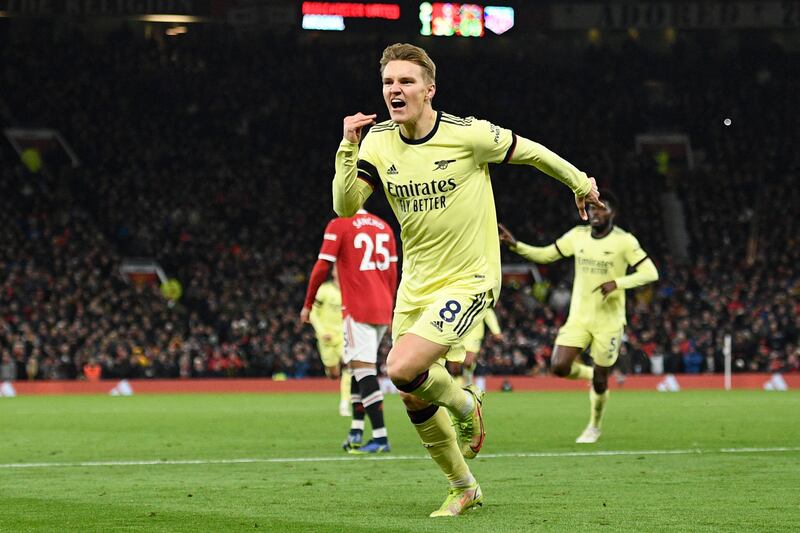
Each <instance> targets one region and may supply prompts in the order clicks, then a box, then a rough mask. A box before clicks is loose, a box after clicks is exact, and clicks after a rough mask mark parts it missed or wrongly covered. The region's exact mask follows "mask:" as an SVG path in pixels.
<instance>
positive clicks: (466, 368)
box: [447, 309, 503, 385]
mask: <svg viewBox="0 0 800 533" xmlns="http://www.w3.org/2000/svg"><path fill="white" fill-rule="evenodd" d="M486 328H489V332H490V333H491V334H492V337H493V338H494V339H496V340H503V332H502V331H501V330H500V322H498V320H497V315H496V314H495V312H494V310H493V309H487V310H486V315H485V316H484V317H483V321H481V322H479V323H478V324H477V325H476V326H475V327H474V328H472V331H470V332H469V333H467V335H466V336H465V337H464V350H465V351H466V355H465V356H464V362H463V363H457V362H455V361H448V363H447V369H448V370H449V371H450V374H452V375H453V376H455V378H456V381H457V382H458V383H459V384H462V385H472V377H473V376H474V375H475V367H476V366H477V365H478V355H479V354H480V351H481V344H483V336H484V334H485V333H486Z"/></svg>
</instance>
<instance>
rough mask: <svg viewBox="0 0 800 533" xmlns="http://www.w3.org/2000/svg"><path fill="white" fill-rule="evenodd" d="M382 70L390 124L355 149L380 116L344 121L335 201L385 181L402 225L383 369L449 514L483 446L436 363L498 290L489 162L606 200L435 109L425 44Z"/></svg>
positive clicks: (479, 421)
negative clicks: (432, 467) (440, 485)
mask: <svg viewBox="0 0 800 533" xmlns="http://www.w3.org/2000/svg"><path fill="white" fill-rule="evenodd" d="M380 66H381V80H382V83H383V99H384V102H385V104H386V107H387V109H388V111H389V116H390V118H391V120H387V121H385V122H381V123H380V124H377V125H375V126H373V127H372V128H371V130H370V131H369V133H368V134H367V135H366V136H365V137H364V140H363V143H362V144H361V146H360V147H359V144H358V143H359V141H360V140H361V136H362V131H363V129H364V128H365V127H367V126H370V125H373V124H375V118H376V116H377V115H375V114H369V115H365V114H363V113H356V114H355V115H351V116H348V117H345V119H344V121H343V130H344V138H343V139H342V142H341V143H340V145H339V149H338V151H337V153H336V175H335V177H334V180H333V208H334V210H335V211H336V213H337V214H339V215H340V216H350V215H352V214H353V213H355V212H356V210H357V209H359V208H360V207H361V205H362V204H363V203H364V201H365V200H366V199H367V198H368V197H369V196H370V195H371V194H372V192H373V190H374V189H376V188H378V187H381V188H383V190H384V192H385V194H386V198H387V199H388V201H389V204H390V205H391V207H392V210H393V211H394V213H395V215H396V216H397V219H398V221H399V223H400V227H401V240H402V242H403V253H404V259H403V272H402V279H401V283H400V288H399V291H398V295H397V300H396V304H395V311H394V318H393V321H392V337H393V341H394V343H393V347H392V350H391V352H390V353H389V357H388V359H387V372H388V374H389V378H390V379H391V380H392V382H393V383H394V384H395V385H396V386H397V388H398V389H400V391H401V392H402V393H403V394H402V399H403V402H404V404H405V406H406V409H407V410H408V415H409V418H410V419H411V422H412V423H413V424H414V427H415V429H416V430H417V433H418V434H419V436H420V439H421V440H422V443H423V446H425V448H426V449H427V451H428V453H429V454H430V455H431V457H432V458H433V460H434V461H435V462H436V463H437V465H438V466H439V468H440V469H441V470H442V471H443V473H444V474H445V476H446V477H447V479H448V481H449V484H450V489H449V490H448V495H447V498H446V499H445V501H444V503H443V504H442V506H441V507H440V508H439V509H438V510H437V511H434V512H433V513H432V514H431V516H456V515H459V514H461V513H462V512H464V511H465V510H467V509H470V508H472V507H475V506H478V505H480V504H481V503H482V501H483V494H482V493H481V489H480V486H479V485H478V482H477V481H476V480H475V478H474V476H473V475H472V473H471V472H470V469H469V467H468V466H467V464H466V462H465V461H464V459H465V458H472V457H475V455H476V454H477V453H478V452H479V451H480V449H481V447H482V445H483V440H484V436H485V432H484V428H483V416H482V413H481V404H482V400H483V393H482V392H481V391H480V390H479V389H477V388H476V387H474V386H470V387H467V388H466V389H462V388H460V387H458V385H456V383H455V382H454V381H453V379H452V378H451V377H450V375H449V374H448V373H447V370H446V369H445V368H444V359H448V360H455V361H463V359H464V354H465V351H464V346H463V340H464V337H465V336H466V335H467V334H468V333H469V331H470V330H471V329H472V328H473V327H474V325H475V324H477V323H479V322H480V321H482V320H483V316H484V314H485V313H486V311H487V309H489V308H491V307H493V306H494V303H495V302H496V301H497V297H498V294H499V291H500V282H501V272H500V242H499V239H498V235H497V229H496V228H497V217H496V214H495V207H494V196H493V193H492V184H491V180H490V177H489V169H488V165H489V163H516V164H527V165H532V166H535V167H537V168H539V169H540V170H542V171H543V172H545V173H547V174H549V175H551V176H553V177H555V178H556V179H558V180H560V181H562V182H563V183H564V184H565V185H567V186H568V187H570V189H572V190H573V191H574V193H575V200H576V204H577V206H578V209H579V211H580V212H581V215H582V216H583V217H584V218H585V217H586V213H585V205H586V204H587V203H590V204H592V203H594V204H597V205H602V202H600V200H599V193H598V192H597V186H596V185H595V183H594V180H593V179H590V178H588V177H587V176H586V174H584V173H583V172H580V171H579V170H578V169H577V168H575V167H574V166H572V165H571V164H569V163H568V162H567V161H564V160H563V159H562V158H560V157H559V156H557V155H556V154H554V153H553V152H551V151H549V150H548V149H547V148H545V147H543V146H541V145H539V144H537V143H535V142H533V141H530V140H528V139H525V138H524V137H519V136H517V135H514V134H513V133H512V132H511V131H509V130H507V129H505V128H501V127H499V126H496V125H494V124H492V123H490V122H487V121H485V120H478V119H474V118H471V117H469V118H459V117H456V116H453V115H450V114H447V113H443V112H442V111H435V110H434V109H433V105H432V100H433V97H434V95H435V93H436V67H435V65H434V63H433V61H431V59H430V57H428V54H427V53H426V52H425V51H424V50H423V49H421V48H418V47H416V46H413V45H410V44H394V45H391V46H389V47H387V48H386V49H385V50H384V51H383V56H382V57H381V61H380ZM440 406H442V407H445V408H446V409H440ZM446 411H447V412H449V414H450V416H449V417H448V414H447V412H446ZM454 425H455V427H456V429H457V434H456V432H455V431H454V429H453V426H454Z"/></svg>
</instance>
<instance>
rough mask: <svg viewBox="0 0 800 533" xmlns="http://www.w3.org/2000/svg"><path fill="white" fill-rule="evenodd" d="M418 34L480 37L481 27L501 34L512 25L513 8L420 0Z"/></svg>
mask: <svg viewBox="0 0 800 533" xmlns="http://www.w3.org/2000/svg"><path fill="white" fill-rule="evenodd" d="M419 21H420V23H421V27H420V34H421V35H437V36H442V37H452V36H459V37H483V36H484V33H485V32H484V30H485V29H488V30H489V31H491V32H492V33H495V34H497V35H500V34H502V33H505V32H507V31H508V30H510V29H511V28H512V27H514V8H513V7H506V6H486V7H484V6H482V5H480V4H454V3H451V2H433V3H431V2H423V3H421V4H420V5H419Z"/></svg>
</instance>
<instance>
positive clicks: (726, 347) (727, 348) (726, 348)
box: [722, 333, 731, 390]
mask: <svg viewBox="0 0 800 533" xmlns="http://www.w3.org/2000/svg"><path fill="white" fill-rule="evenodd" d="M722 355H723V356H724V357H725V390H731V335H730V333H729V334H727V335H725V339H724V341H723V346H722Z"/></svg>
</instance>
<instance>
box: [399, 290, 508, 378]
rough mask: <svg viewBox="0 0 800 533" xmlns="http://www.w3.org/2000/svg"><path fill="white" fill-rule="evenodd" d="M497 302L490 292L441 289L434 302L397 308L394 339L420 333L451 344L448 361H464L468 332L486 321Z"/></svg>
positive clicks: (428, 338) (428, 337)
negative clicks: (403, 308) (414, 307)
mask: <svg viewBox="0 0 800 533" xmlns="http://www.w3.org/2000/svg"><path fill="white" fill-rule="evenodd" d="M492 305H494V301H493V300H492V293H491V291H486V292H481V293H479V294H474V293H464V292H451V291H450V290H448V289H443V290H441V291H439V293H437V294H436V295H435V297H434V301H433V303H432V304H430V305H428V306H426V307H419V308H417V309H412V310H409V311H403V312H398V311H395V313H394V319H393V320H392V341H393V342H396V341H397V339H398V338H400V337H401V336H403V335H404V334H406V333H413V334H414V335H419V336H420V337H422V338H423V339H427V340H429V341H431V342H435V343H437V344H443V345H445V346H449V347H450V350H449V351H448V352H447V354H446V355H445V359H447V360H448V361H456V362H459V363H460V362H463V361H464V357H465V356H466V354H467V352H466V350H465V349H464V341H465V339H466V337H467V334H469V332H470V331H471V330H472V329H474V328H475V326H477V325H478V324H482V323H483V318H484V315H485V314H486V310H487V309H489V308H491V307H492Z"/></svg>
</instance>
